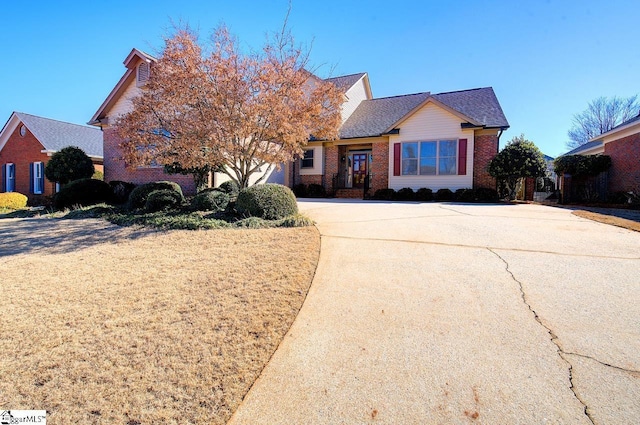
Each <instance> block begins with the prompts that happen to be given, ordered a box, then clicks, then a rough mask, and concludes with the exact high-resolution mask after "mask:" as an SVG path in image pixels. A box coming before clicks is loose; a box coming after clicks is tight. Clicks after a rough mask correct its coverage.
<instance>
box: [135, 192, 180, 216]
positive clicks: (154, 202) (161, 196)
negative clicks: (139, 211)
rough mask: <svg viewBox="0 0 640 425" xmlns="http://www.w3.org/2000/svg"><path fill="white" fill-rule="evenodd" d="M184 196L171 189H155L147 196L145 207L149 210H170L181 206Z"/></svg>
mask: <svg viewBox="0 0 640 425" xmlns="http://www.w3.org/2000/svg"><path fill="white" fill-rule="evenodd" d="M182 201H183V198H182V196H181V194H179V193H178V192H176V191H175V190H171V189H160V190H154V191H153V192H151V193H150V194H149V196H147V200H146V202H145V204H144V209H145V211H147V212H156V211H164V210H170V209H173V208H176V207H179V206H180V204H182Z"/></svg>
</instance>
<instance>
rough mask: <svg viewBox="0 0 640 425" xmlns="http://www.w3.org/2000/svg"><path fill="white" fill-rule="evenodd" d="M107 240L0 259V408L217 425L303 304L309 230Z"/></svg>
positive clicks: (315, 248)
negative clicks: (71, 247) (0, 286)
mask: <svg viewBox="0 0 640 425" xmlns="http://www.w3.org/2000/svg"><path fill="white" fill-rule="evenodd" d="M34 220H35V222H41V221H43V220H42V219H31V221H34ZM7 222H9V223H7ZM28 222H29V220H10V221H5V220H3V223H1V224H0V225H1V226H6V225H24V226H27V227H28ZM93 222H96V223H98V222H100V221H99V220H83V221H82V223H85V224H86V225H89V224H91V223H93ZM25 223H27V224H25ZM65 223H71V224H70V225H72V224H73V223H75V225H77V222H75V221H73V220H71V221H58V220H56V223H55V226H60V229H59V230H60V231H61V232H64V231H65V230H64V226H65ZM101 223H104V222H101ZM99 226H100V227H101V228H102V227H104V224H100V225H99ZM2 230H3V229H0V231H2ZM24 231H25V232H28V228H25V229H24ZM110 231H111V232H112V234H113V236H114V237H113V238H109V239H106V240H105V239H104V238H103V239H102V240H101V241H98V240H96V241H94V243H88V242H87V241H86V240H85V239H83V243H82V244H81V245H80V246H79V247H78V249H75V250H74V249H65V250H62V251H61V250H56V249H55V247H47V248H43V249H38V250H33V249H26V250H25V251H24V252H21V253H15V252H11V253H9V254H8V255H4V256H2V257H0V270H1V273H2V295H3V303H2V315H0V328H1V332H0V345H1V346H2V347H3V349H2V350H1V352H0V376H2V377H3V379H1V380H0V408H2V409H8V408H11V409H46V410H47V411H48V413H49V416H48V419H49V420H50V423H52V424H60V423H120V424H139V423H142V424H147V423H176V424H177V423H180V424H184V423H199V424H202V423H207V424H223V423H225V422H226V421H227V420H228V418H229V417H230V415H231V414H232V413H233V411H234V410H235V409H236V407H237V406H238V404H239V403H240V401H241V400H242V397H243V396H244V395H245V394H246V392H247V391H248V389H249V387H250V386H251V385H252V383H253V382H254V380H255V379H256V378H257V376H258V374H259V373H260V371H261V370H262V368H263V367H264V365H265V364H266V362H267V361H268V359H269V358H270V356H271V355H272V353H273V352H274V350H275V349H276V348H277V346H278V344H279V342H280V341H281V339H282V337H283V336H284V334H285V333H286V331H287V330H288V329H289V327H290V325H291V323H292V321H293V319H294V318H295V316H296V314H297V313H298V310H299V309H300V307H301V305H302V302H303V300H304V297H305V295H306V292H307V290H308V287H309V285H310V283H311V280H312V278H313V274H314V271H315V268H316V264H317V260H318V254H319V245H320V242H319V235H318V233H317V230H316V229H315V228H314V227H305V228H295V229H261V230H214V231H197V232H190V231H170V232H158V231H148V232H146V233H144V234H143V235H141V234H140V233H137V234H136V235H135V238H134V237H128V236H129V235H133V233H127V232H132V231H131V230H129V229H121V228H118V227H116V226H113V228H112V229H110ZM117 235H119V236H120V237H115V236H117ZM103 236H104V235H103V234H101V237H103ZM73 237H74V232H73V231H70V232H69V233H68V234H66V235H65V240H67V241H69V239H70V241H71V242H72V241H73ZM110 240H113V241H114V242H110ZM71 245H73V243H71ZM25 246H31V245H29V244H27V245H25Z"/></svg>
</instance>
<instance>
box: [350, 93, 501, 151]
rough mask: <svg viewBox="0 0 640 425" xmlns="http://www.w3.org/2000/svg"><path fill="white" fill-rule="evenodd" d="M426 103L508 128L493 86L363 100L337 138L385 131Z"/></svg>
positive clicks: (482, 124) (483, 124)
mask: <svg viewBox="0 0 640 425" xmlns="http://www.w3.org/2000/svg"><path fill="white" fill-rule="evenodd" d="M427 102H434V103H437V104H439V105H440V106H443V107H445V108H446V109H450V110H451V112H452V113H454V114H456V115H458V116H460V117H461V118H462V119H464V120H467V121H468V122H469V123H470V124H472V125H473V126H480V127H485V128H502V129H504V128H508V127H509V123H508V122H507V119H506V117H505V116H504V112H502V107H501V106H500V103H498V99H497V98H496V95H495V93H494V92H493V88H491V87H483V88H477V89H470V90H460V91H455V92H446V93H437V94H430V93H429V92H425V93H415V94H408V95H403V96H393V97H385V98H378V99H370V100H364V101H362V102H361V103H360V105H358V107H357V108H356V110H355V111H354V112H353V114H351V116H350V117H349V118H348V119H347V121H345V123H344V124H343V125H342V127H341V128H340V132H339V135H340V138H341V139H352V138H360V137H376V136H380V135H382V134H386V133H388V132H389V131H391V130H393V129H394V127H395V126H397V125H399V124H400V123H401V122H402V121H404V120H405V119H407V118H408V117H409V116H411V114H413V112H415V111H416V110H417V109H419V108H420V107H422V106H423V105H425V104H426V103H427Z"/></svg>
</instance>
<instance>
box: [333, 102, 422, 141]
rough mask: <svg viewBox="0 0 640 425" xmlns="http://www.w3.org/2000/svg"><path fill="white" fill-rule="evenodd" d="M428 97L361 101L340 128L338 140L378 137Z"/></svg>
mask: <svg viewBox="0 0 640 425" xmlns="http://www.w3.org/2000/svg"><path fill="white" fill-rule="evenodd" d="M428 97H429V93H416V94H407V95H404V96H394V97H383V98H379V99H370V100H363V101H362V102H361V103H360V105H358V107H357V108H356V110H355V111H354V112H353V113H352V114H351V116H349V118H347V121H345V123H344V124H343V125H342V127H341V128H340V138H341V139H351V138H356V137H374V136H379V135H381V134H382V133H384V132H385V131H386V130H387V129H388V128H389V127H390V126H392V125H393V124H395V123H396V122H398V121H399V120H400V119H402V118H403V117H404V116H405V115H407V114H408V113H409V112H411V111H412V110H413V109H414V108H415V107H417V106H418V105H420V104H421V103H422V102H424V101H425V100H426V99H427V98H428Z"/></svg>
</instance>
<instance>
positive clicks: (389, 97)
mask: <svg viewBox="0 0 640 425" xmlns="http://www.w3.org/2000/svg"><path fill="white" fill-rule="evenodd" d="M420 94H426V95H431V93H430V92H428V91H423V92H418V93H407V94H397V95H395V96H386V97H374V98H373V99H366V100H363V102H369V101H372V100H382V99H394V98H397V97H407V96H417V95H420Z"/></svg>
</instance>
